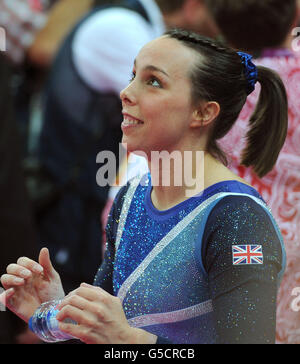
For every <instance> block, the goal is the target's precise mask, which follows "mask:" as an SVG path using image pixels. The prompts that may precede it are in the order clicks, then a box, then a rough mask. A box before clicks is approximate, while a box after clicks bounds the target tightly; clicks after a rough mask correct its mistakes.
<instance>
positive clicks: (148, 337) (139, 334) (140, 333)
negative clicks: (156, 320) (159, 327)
mask: <svg viewBox="0 0 300 364" xmlns="http://www.w3.org/2000/svg"><path fill="white" fill-rule="evenodd" d="M156 341H157V336H156V335H153V334H151V333H150V332H147V331H145V330H142V329H136V328H132V335H131V340H130V343H131V344H150V345H151V344H156Z"/></svg>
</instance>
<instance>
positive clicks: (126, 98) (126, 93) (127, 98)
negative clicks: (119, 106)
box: [120, 84, 136, 105]
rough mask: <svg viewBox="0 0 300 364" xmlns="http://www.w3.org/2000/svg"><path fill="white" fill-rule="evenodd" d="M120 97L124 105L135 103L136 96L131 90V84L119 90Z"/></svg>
mask: <svg viewBox="0 0 300 364" xmlns="http://www.w3.org/2000/svg"><path fill="white" fill-rule="evenodd" d="M120 98H121V101H122V103H123V104H126V105H134V104H135V103H136V98H135V96H134V94H133V90H132V84H129V85H128V86H127V87H126V88H124V89H123V90H122V91H121V92H120Z"/></svg>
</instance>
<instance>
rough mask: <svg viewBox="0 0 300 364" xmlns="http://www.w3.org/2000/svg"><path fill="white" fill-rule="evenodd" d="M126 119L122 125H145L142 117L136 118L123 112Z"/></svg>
mask: <svg viewBox="0 0 300 364" xmlns="http://www.w3.org/2000/svg"><path fill="white" fill-rule="evenodd" d="M123 116H124V120H123V122H122V127H129V126H136V125H143V124H144V122H143V121H142V120H140V119H137V118H135V117H134V116H132V115H129V114H126V113H123Z"/></svg>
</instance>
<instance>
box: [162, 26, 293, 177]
mask: <svg viewBox="0 0 300 364" xmlns="http://www.w3.org/2000/svg"><path fill="white" fill-rule="evenodd" d="M166 35H167V36H169V37H171V38H174V39H177V40H178V41H180V42H182V43H184V44H185V45H186V46H187V47H190V48H192V49H193V50H195V51H196V52H197V53H198V54H199V62H198V63H197V64H196V65H195V67H194V68H193V69H192V70H191V81H192V85H193V94H192V96H193V101H194V102H196V101H197V100H198V101H199V100H206V101H215V102H218V103H219V105H220V109H221V111H220V114H219V116H218V117H217V119H216V120H215V121H214V126H213V128H212V130H211V135H210V137H209V140H208V144H207V151H208V152H209V153H211V154H212V155H213V156H215V157H216V158H218V159H220V160H221V161H222V162H223V163H224V164H227V158H226V155H225V154H224V152H223V151H222V150H221V148H220V147H219V145H218V142H217V141H218V140H219V139H221V138H223V137H224V136H225V135H226V134H227V133H228V132H229V130H230V129H231V128H232V126H233V125H234V123H235V121H236V120H237V118H238V116H239V114H240V112H241V110H242V108H243V106H244V104H245V102H246V99H247V95H248V89H249V81H248V79H247V77H246V69H245V66H244V64H243V63H242V59H241V57H240V56H239V55H238V53H237V52H235V51H234V50H233V49H231V48H229V47H227V46H225V45H223V44H222V43H219V42H216V41H213V40H211V39H209V38H206V37H203V36H201V35H199V34H196V33H193V32H188V31H186V30H179V29H174V30H170V31H168V32H167V33H166ZM257 71H258V79H257V80H258V82H259V83H260V85H261V92H260V96H259V101H258V104H257V107H256V109H255V111H254V113H253V115H252V116H251V118H250V130H249V132H248V134H247V136H246V138H247V145H246V147H245V150H244V151H243V153H242V164H243V165H245V166H252V167H253V169H254V171H255V172H256V174H257V175H258V176H259V177H262V176H264V175H265V174H267V173H268V172H269V171H270V170H271V169H272V168H273V166H274V164H275V163H276V160H277V157H278V154H279V152H280V150H281V148H282V146H283V144H284V141H285V138H286V134H287V124H288V102H287V95H286V91H285V87H284V85H283V82H282V81H281V79H280V77H279V76H278V75H277V74H276V73H275V72H274V71H272V70H270V69H268V68H265V67H260V66H259V67H257Z"/></svg>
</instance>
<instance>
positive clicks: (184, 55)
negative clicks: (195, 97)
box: [121, 36, 197, 156]
mask: <svg viewBox="0 0 300 364" xmlns="http://www.w3.org/2000/svg"><path fill="white" fill-rule="evenodd" d="M196 59H197V56H196V54H195V52H194V51H193V50H191V49H189V48H188V47H185V46H184V45H182V44H181V43H180V42H179V41H177V40H175V39H171V38H169V37H166V36H163V37H161V38H158V39H156V40H154V41H152V42H150V43H148V44H147V45H146V46H145V47H144V48H143V49H142V50H141V52H140V53H139V55H138V56H137V58H136V60H135V65H134V69H133V77H132V80H131V81H130V84H129V86H128V87H127V88H126V89H124V90H123V91H122V92H121V100H122V105H123V114H124V121H123V123H122V131H123V140H122V142H123V143H126V144H127V149H128V151H131V152H133V151H143V152H144V153H146V154H147V155H148V156H149V155H150V153H151V151H162V150H164V151H168V152H170V153H171V152H172V151H174V150H179V151H184V150H189V145H190V137H191V135H190V133H191V128H190V124H191V121H192V120H193V115H194V112H195V107H194V106H193V105H192V84H191V80H190V77H189V74H190V71H191V69H192V67H193V64H194V62H195V61H196Z"/></svg>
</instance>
